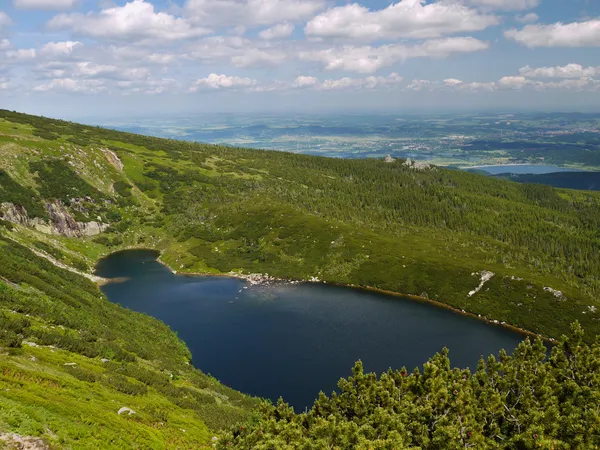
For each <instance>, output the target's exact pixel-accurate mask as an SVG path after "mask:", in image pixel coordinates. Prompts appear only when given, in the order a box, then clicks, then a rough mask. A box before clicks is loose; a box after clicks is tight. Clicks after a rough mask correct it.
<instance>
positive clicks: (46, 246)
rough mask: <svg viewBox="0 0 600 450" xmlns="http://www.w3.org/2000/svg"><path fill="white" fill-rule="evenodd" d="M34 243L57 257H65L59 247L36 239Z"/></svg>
mask: <svg viewBox="0 0 600 450" xmlns="http://www.w3.org/2000/svg"><path fill="white" fill-rule="evenodd" d="M33 245H35V247H36V248H38V249H40V250H42V251H43V252H46V253H48V254H49V255H51V256H54V257H55V258H56V259H63V258H64V256H65V255H64V254H63V252H61V251H60V250H59V249H57V248H55V247H53V246H51V245H50V244H47V243H46V242H42V241H34V242H33Z"/></svg>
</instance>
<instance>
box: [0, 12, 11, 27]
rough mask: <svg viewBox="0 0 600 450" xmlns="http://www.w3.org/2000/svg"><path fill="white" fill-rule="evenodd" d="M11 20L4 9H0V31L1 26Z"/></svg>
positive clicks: (8, 23)
mask: <svg viewBox="0 0 600 450" xmlns="http://www.w3.org/2000/svg"><path fill="white" fill-rule="evenodd" d="M10 24H11V20H10V17H8V14H6V13H5V12H4V11H0V31H2V27H3V26H5V25H10Z"/></svg>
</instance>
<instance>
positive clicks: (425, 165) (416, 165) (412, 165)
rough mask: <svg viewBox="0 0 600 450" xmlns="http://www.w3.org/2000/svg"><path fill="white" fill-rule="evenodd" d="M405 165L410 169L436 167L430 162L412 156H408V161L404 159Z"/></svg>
mask: <svg viewBox="0 0 600 450" xmlns="http://www.w3.org/2000/svg"><path fill="white" fill-rule="evenodd" d="M404 165H405V166H406V167H408V168H410V169H413V170H428V169H435V166H432V165H431V164H429V163H426V162H423V161H415V160H413V159H410V158H406V161H404Z"/></svg>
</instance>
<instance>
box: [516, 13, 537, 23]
mask: <svg viewBox="0 0 600 450" xmlns="http://www.w3.org/2000/svg"><path fill="white" fill-rule="evenodd" d="M515 20H516V21H517V22H521V23H535V22H537V21H538V20H540V17H539V16H538V15H537V14H536V13H533V12H530V13H527V14H521V15H518V16H516V17H515Z"/></svg>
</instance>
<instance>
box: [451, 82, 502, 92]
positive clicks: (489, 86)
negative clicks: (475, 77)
mask: <svg viewBox="0 0 600 450" xmlns="http://www.w3.org/2000/svg"><path fill="white" fill-rule="evenodd" d="M496 88H497V85H496V83H495V82H493V81H489V82H483V83H482V82H478V81H475V82H472V83H462V84H461V85H460V89H462V90H468V91H473V92H479V91H494V90H496Z"/></svg>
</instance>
